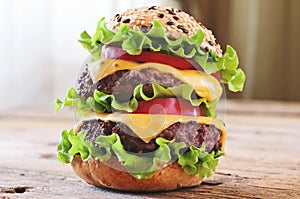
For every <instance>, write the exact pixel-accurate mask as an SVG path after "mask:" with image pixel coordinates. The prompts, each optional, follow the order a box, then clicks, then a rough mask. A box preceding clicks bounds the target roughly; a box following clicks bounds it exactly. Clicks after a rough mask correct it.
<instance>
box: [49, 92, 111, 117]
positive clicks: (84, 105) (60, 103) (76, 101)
mask: <svg viewBox="0 0 300 199" xmlns="http://www.w3.org/2000/svg"><path fill="white" fill-rule="evenodd" d="M54 106H55V110H56V111H59V110H61V109H63V108H65V107H69V106H71V107H74V109H75V111H76V113H77V117H79V118H81V117H82V116H84V115H85V114H86V113H87V112H90V111H96V112H100V113H103V112H105V111H110V105H108V104H106V105H105V104H99V103H97V102H96V101H95V100H94V98H93V97H89V98H88V99H87V100H83V99H82V98H81V97H80V95H78V94H77V92H76V90H75V89H74V88H70V89H69V90H68V92H67V95H66V97H65V98H64V99H63V100H60V99H56V100H55V101H54Z"/></svg>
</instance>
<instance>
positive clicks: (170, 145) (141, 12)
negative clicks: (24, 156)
mask: <svg viewBox="0 0 300 199" xmlns="http://www.w3.org/2000/svg"><path fill="white" fill-rule="evenodd" d="M79 42H80V43H81V44H82V46H83V47H84V48H85V49H87V50H88V51H89V52H90V54H91V56H90V58H89V59H88V61H87V62H86V63H85V64H84V66H83V68H82V70H81V71H80V73H79V76H78V79H77V81H76V86H75V88H71V89H69V91H68V93H67V96H66V97H65V98H64V99H63V100H60V99H56V101H55V106H56V110H60V109H62V108H64V107H67V106H72V107H74V109H75V111H76V115H77V118H78V119H77V121H76V124H75V126H74V128H73V129H71V130H64V131H63V132H62V134H61V135H62V139H61V142H60V143H59V145H58V147H57V152H58V159H59V160H60V161H61V162H63V163H71V165H72V167H73V169H74V171H75V172H76V174H77V175H78V176H79V177H81V178H82V179H83V180H85V181H86V182H87V183H89V184H92V185H95V186H100V187H107V188H112V189H118V190H124V191H162V190H174V189H178V188H181V187H190V186H195V185H199V184H200V183H201V182H202V180H203V179H204V178H206V177H210V176H211V175H212V174H213V173H214V172H215V169H216V166H217V164H218V158H219V157H220V156H222V155H223V154H224V143H225V138H226V131H225V126H224V123H223V122H222V121H220V120H219V119H217V115H216V107H217V104H218V102H219V100H220V98H221V96H222V92H223V88H222V84H227V85H228V89H229V90H231V91H233V92H237V91H241V90H242V89H243V84H244V81H245V74H244V72H243V71H242V70H241V69H239V68H238V57H237V54H236V51H235V50H234V49H233V48H232V47H231V46H229V45H228V46H227V48H226V52H225V53H223V52H222V50H221V47H220V45H219V44H218V43H217V42H216V39H215V37H214V36H213V34H212V32H211V31H210V30H208V29H207V28H206V27H205V26H204V25H202V24H201V23H199V22H197V21H196V20H195V19H194V18H193V17H192V16H190V15H188V14H187V13H185V12H182V11H181V10H178V9H173V8H162V7H158V6H152V7H142V8H136V9H130V10H127V11H126V12H124V13H121V14H116V15H115V16H114V18H113V19H112V20H109V21H106V20H105V18H102V19H100V20H99V23H98V26H97V29H96V32H95V34H94V35H93V36H90V35H89V34H88V33H87V32H86V31H84V32H83V33H82V34H81V36H80V39H79Z"/></svg>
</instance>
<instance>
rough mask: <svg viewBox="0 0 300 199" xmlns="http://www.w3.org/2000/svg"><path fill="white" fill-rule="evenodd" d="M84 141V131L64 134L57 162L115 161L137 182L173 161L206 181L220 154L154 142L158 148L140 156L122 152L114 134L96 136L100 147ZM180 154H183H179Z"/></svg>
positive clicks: (193, 147) (172, 141) (212, 171)
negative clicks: (162, 164)
mask: <svg viewBox="0 0 300 199" xmlns="http://www.w3.org/2000/svg"><path fill="white" fill-rule="evenodd" d="M85 137H86V132H85V131H81V132H79V133H78V134H77V135H75V134H74V131H73V130H70V131H67V130H64V131H63V132H62V139H61V142H60V143H59V145H58V147H57V153H58V159H59V160H60V161H61V162H62V163H70V162H71V161H72V158H73V157H74V155H77V154H79V155H80V157H81V158H82V160H83V161H87V160H88V159H90V158H94V159H96V160H99V161H101V162H105V161H107V160H109V159H110V158H112V157H116V158H117V159H118V161H119V162H120V164H121V165H123V166H124V168H125V169H126V170H127V171H128V172H129V173H130V174H131V175H132V176H134V177H136V178H138V179H143V178H150V177H151V176H152V175H153V173H154V172H155V171H157V170H158V169H159V167H158V165H159V164H161V163H169V162H170V161H177V162H178V164H179V165H180V166H182V168H183V169H184V171H185V172H186V173H188V174H197V173H198V174H199V177H200V178H204V177H210V176H211V175H212V174H213V173H214V171H215V169H216V166H217V164H218V159H217V158H218V157H219V156H221V155H223V154H224V153H223V152H221V151H217V152H216V153H215V152H212V153H210V154H209V153H207V152H206V151H205V145H204V144H202V146H201V148H198V147H195V146H191V147H189V148H187V146H186V144H185V143H184V142H175V141H174V140H171V141H169V140H166V139H164V138H157V139H156V143H157V145H158V148H157V149H156V150H155V151H154V152H152V153H145V154H143V155H140V154H135V153H129V152H127V151H125V149H124V146H123V144H122V143H121V140H120V137H119V135H117V134H111V135H109V136H102V135H100V136H98V137H97V138H96V142H95V143H96V144H97V145H99V146H101V147H96V146H95V145H94V144H93V143H92V142H90V141H87V140H86V139H85ZM187 149H188V150H187ZM182 150H187V151H186V152H184V153H182V152H181V151H182ZM180 152H181V153H180Z"/></svg>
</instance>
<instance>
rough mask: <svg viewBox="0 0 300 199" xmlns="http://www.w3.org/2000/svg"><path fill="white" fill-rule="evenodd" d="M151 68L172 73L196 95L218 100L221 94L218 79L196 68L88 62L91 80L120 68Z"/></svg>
mask: <svg viewBox="0 0 300 199" xmlns="http://www.w3.org/2000/svg"><path fill="white" fill-rule="evenodd" d="M145 68H153V69H156V70H158V71H160V72H162V73H169V74H172V75H173V76H174V77H175V78H177V79H179V80H181V81H182V82H183V83H187V84H190V85H191V86H193V88H194V89H195V92H196V94H197V95H198V96H200V97H203V98H206V99H207V100H208V101H214V100H219V99H220V97H221V95H222V91H223V89H222V87H221V85H220V83H219V82H218V80H217V79H216V78H214V77H213V76H212V75H209V74H207V73H204V72H201V71H197V70H179V69H176V68H174V67H172V66H169V65H166V64H159V63H152V62H147V63H143V64H141V63H137V62H132V61H127V60H114V59H100V60H99V61H96V62H93V63H91V64H89V71H90V73H91V76H92V79H93V82H96V81H98V80H101V79H103V78H105V77H107V76H108V75H111V74H114V73H115V72H117V71H120V70H142V69H145Z"/></svg>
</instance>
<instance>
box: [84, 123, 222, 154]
mask: <svg viewBox="0 0 300 199" xmlns="http://www.w3.org/2000/svg"><path fill="white" fill-rule="evenodd" d="M79 131H86V132H87V136H86V140H89V141H91V142H92V143H94V144H95V145H96V146H98V147H100V146H99V145H97V144H96V143H95V141H96V138H97V137H98V136H99V135H104V136H108V135H111V134H112V133H116V134H118V135H119V137H120V139H121V142H122V144H123V146H124V149H125V150H126V151H128V152H133V153H148V152H152V151H155V150H156V149H157V148H158V145H157V144H156V143H155V139H156V138H154V139H152V140H151V141H150V142H149V143H145V142H144V141H143V140H141V139H140V138H139V137H137V136H136V135H135V134H134V132H132V130H131V129H130V128H128V127H127V126H126V125H125V124H123V123H116V122H111V121H102V120H100V119H95V120H89V121H84V122H83V125H82V126H81V128H80V129H79ZM158 137H161V138H164V139H167V140H173V139H175V140H176V141H178V142H185V143H186V145H187V146H196V147H201V145H202V143H203V142H204V143H205V146H206V151H207V152H209V153H210V152H211V151H213V150H219V149H220V148H221V147H222V142H221V131H220V130H219V129H217V128H216V127H215V126H214V125H205V124H198V123H196V122H194V121H191V122H188V123H179V122H177V123H175V124H173V125H171V126H169V127H168V128H167V129H165V130H163V131H162V132H161V133H160V134H159V135H158Z"/></svg>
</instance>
